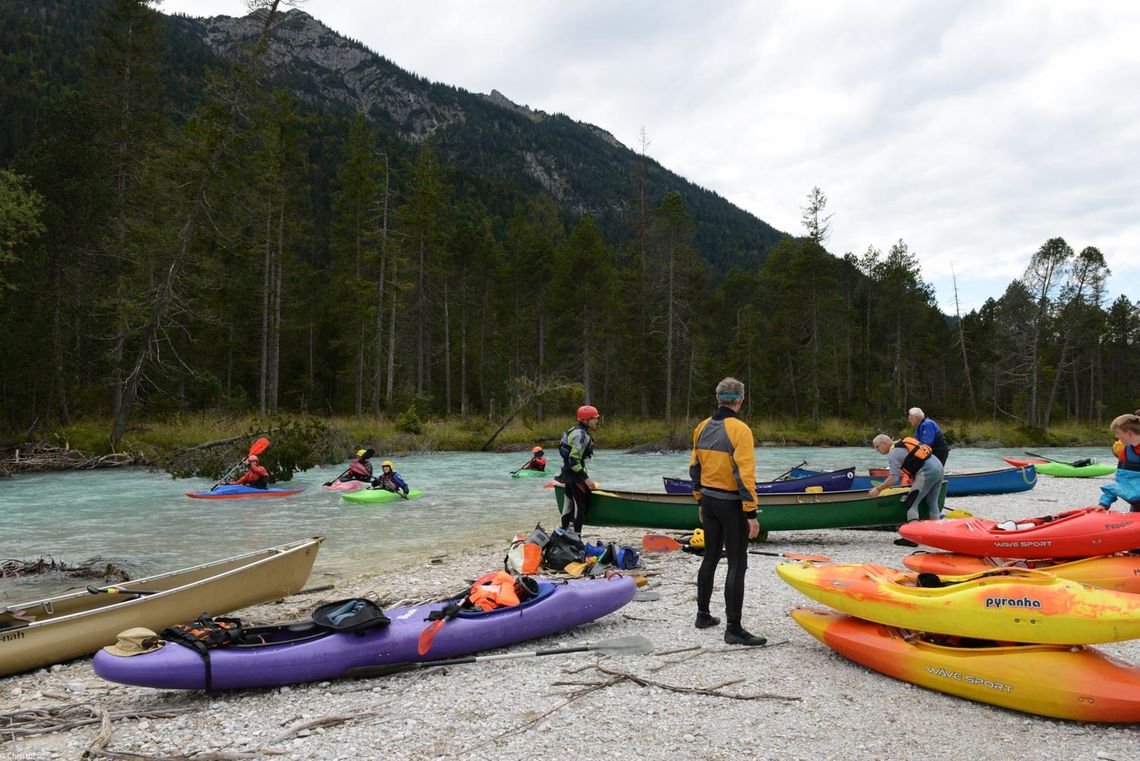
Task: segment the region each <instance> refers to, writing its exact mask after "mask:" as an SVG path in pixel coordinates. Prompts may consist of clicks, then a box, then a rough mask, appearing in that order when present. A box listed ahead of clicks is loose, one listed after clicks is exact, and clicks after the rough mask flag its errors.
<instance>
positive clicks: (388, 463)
mask: <svg viewBox="0 0 1140 761" xmlns="http://www.w3.org/2000/svg"><path fill="white" fill-rule="evenodd" d="M380 467H381V468H391V469H392V470H395V469H396V463H394V462H392V461H391V460H385V461H384V462H382V463H380Z"/></svg>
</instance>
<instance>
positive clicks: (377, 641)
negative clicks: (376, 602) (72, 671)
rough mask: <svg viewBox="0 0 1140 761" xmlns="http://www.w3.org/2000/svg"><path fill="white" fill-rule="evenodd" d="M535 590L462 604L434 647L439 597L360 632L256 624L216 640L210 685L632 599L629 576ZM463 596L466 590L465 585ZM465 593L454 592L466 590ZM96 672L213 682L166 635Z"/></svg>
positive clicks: (464, 647) (365, 657)
mask: <svg viewBox="0 0 1140 761" xmlns="http://www.w3.org/2000/svg"><path fill="white" fill-rule="evenodd" d="M538 585H539V591H538V594H537V595H535V596H534V597H533V598H531V599H530V600H527V601H526V602H524V603H522V604H521V605H516V606H512V607H509V608H497V609H495V610H490V611H486V612H483V611H468V610H465V611H463V612H461V613H460V614H459V615H458V616H457V617H455V618H454V619H452V620H450V621H448V622H447V623H446V624H444V625H443V627H442V628H440V629H439V630H438V631H437V632H436V635H435V639H434V641H433V642H432V646H431V650H430V651H429V652H428V653H427V655H423V656H421V655H420V654H419V652H418V649H417V648H418V645H419V637H420V633H421V632H422V631H423V630H424V627H426V626H427V625H428V624H429V623H430V622H428V621H425V619H426V618H427V616H428V614H429V613H431V612H432V611H437V610H442V609H443V608H444V607H446V606H447V605H448V602H450V601H445V602H435V603H428V604H425V605H417V606H415V607H410V608H396V609H393V610H389V611H385V613H386V614H387V616H388V618H390V619H391V624H389V625H388V626H386V627H383V628H379V629H370V630H368V631H365V632H363V633H353V632H337V631H330V630H328V629H325V628H322V627H320V626H318V625H317V624H315V623H314V622H312V621H299V622H297V623H294V624H287V625H281V626H272V627H268V626H267V627H257V628H256V629H253V630H249V632H248V636H250V637H256V638H257V639H259V640H264V641H263V642H258V643H256V644H233V645H226V646H224V647H218V648H213V649H211V650H209V655H210V658H209V667H210V682H211V683H210V689H214V690H225V689H237V688H243V687H276V686H279V685H283V684H296V683H299V682H315V681H322V680H325V679H337V678H340V677H345V676H352V675H353V674H352V673H349V670H350V669H357V668H366V667H370V666H380V665H390V664H398V663H415V662H420V661H435V660H442V659H445V658H455V657H457V656H463V655H468V654H470V653H474V652H478V651H480V650H490V649H492V648H496V647H503V646H504V645H510V644H513V643H515V642H521V641H523V640H528V639H534V638H536V637H545V636H547V635H549V634H554V633H556V632H560V631H563V630H564V629H569V628H571V627H574V626H578V625H580V624H584V623H587V622H589V621H593V620H594V619H597V618H601V617H602V616H604V615H607V614H609V613H612V612H614V611H615V610H617V609H618V608H620V607H622V606H623V605H625V604H626V603H628V602H629V601H630V600H632V599H633V595H634V593H635V592H636V591H637V585H636V584H635V583H634V579H633V577H632V576H613V577H611V578H609V579H580V580H573V581H559V582H555V581H550V580H547V579H539V580H538ZM464 596H465V595H464ZM464 596H460V597H459V598H457V599H458V600H462V599H463V597H464ZM94 665H95V673H96V674H98V675H99V676H101V677H103V678H104V679H106V680H108V681H111V682H119V683H121V684H133V685H138V686H140V687H158V688H166V689H182V690H201V689H206V661H205V660H204V659H203V658H202V656H200V655H199V654H198V653H197V652H196V651H195V650H193V649H191V648H190V647H186V646H183V645H180V644H178V643H176V642H168V643H166V645H165V646H164V647H162V648H160V649H158V650H152V651H151V652H147V653H143V654H141V655H131V656H123V655H113V654H111V653H109V652H107V651H106V650H100V651H99V652H98V653H96V655H95V663H94Z"/></svg>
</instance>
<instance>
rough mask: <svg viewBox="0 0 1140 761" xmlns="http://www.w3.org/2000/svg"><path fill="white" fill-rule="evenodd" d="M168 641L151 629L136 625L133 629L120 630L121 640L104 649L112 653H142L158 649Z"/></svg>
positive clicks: (125, 654) (124, 654)
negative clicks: (164, 640)
mask: <svg viewBox="0 0 1140 761" xmlns="http://www.w3.org/2000/svg"><path fill="white" fill-rule="evenodd" d="M165 644H166V643H165V642H163V641H162V639H161V638H159V636H158V635H157V634H155V633H154V632H152V631H151V630H150V629H146V628H143V627H141V626H136V627H135V628H133V629H127V630H126V631H123V632H119V640H118V642H116V643H115V644H113V645H107V646H106V647H104V648H103V649H104V650H106V651H107V652H108V653H110V654H111V655H123V656H127V655H142V654H143V653H149V652H151V651H152V650H157V649H159V648H160V647H162V646H163V645H165Z"/></svg>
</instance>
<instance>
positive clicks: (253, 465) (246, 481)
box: [233, 454, 269, 489]
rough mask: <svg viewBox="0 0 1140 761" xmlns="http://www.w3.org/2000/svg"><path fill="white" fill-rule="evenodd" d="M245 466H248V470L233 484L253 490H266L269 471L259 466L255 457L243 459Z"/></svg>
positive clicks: (258, 461)
mask: <svg viewBox="0 0 1140 761" xmlns="http://www.w3.org/2000/svg"><path fill="white" fill-rule="evenodd" d="M245 461H246V464H248V465H249V470H248V471H247V472H246V474H245V475H243V476H242V477H241V478H239V479H238V480H236V481H234V482H233V483H234V484H237V485H239V486H249V487H251V488H253V489H268V488H269V471H268V470H266V469H265V468H264V467H262V465H261V461H260V460H258V459H257V455H255V454H251V455H250V456H249V457H247V458H245Z"/></svg>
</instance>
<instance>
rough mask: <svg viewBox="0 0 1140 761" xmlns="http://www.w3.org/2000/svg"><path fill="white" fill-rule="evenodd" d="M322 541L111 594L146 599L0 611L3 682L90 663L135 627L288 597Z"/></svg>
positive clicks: (84, 600) (78, 598)
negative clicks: (76, 661)
mask: <svg viewBox="0 0 1140 761" xmlns="http://www.w3.org/2000/svg"><path fill="white" fill-rule="evenodd" d="M323 539H324V537H319V536H317V537H313V538H312V539H304V540H301V541H297V542H289V543H288V544H282V545H278V546H276V547H270V548H268V549H264V550H257V551H255V552H249V553H246V554H244V555H237V556H235V557H232V558H226V559H225V560H216V561H214V562H211V563H203V564H202V565H197V566H194V567H193V568H184V569H182V570H181V571H173V572H171V573H165V574H160V575H158V576H148V577H147V578H145V579H136V580H135V581H128V582H124V583H123V584H117V585H115V587H114V588H115V589H122V590H131V589H137V590H140V592H141V593H143V594H139V595H137V596H135V595H130V594H111V593H108V592H100V593H98V594H93V593H91V592H87V591H83V592H70V593H68V594H65V595H59V596H57V597H51V598H48V599H44V600H35V601H33V602H28V603H20V604H17V605H9V606H6V607H4V608H0V675H5V674H14V673H17V672H20V671H27V670H28V669H34V668H38V667H40V666H47V665H50V664H52V663H60V662H61V661H66V660H70V659H71V658H78V657H79V656H81V655H89V654H90V653H94V652H95V651H96V650H98V649H99V648H101V647H103V646H104V645H110V644H113V643H114V642H115V639H116V635H118V633H119V632H121V631H123V630H125V629H130V628H131V627H135V626H145V627H146V628H148V629H152V630H154V631H155V632H161V631H162V630H163V629H165V628H166V627H168V626H173V625H174V624H180V623H186V622H188V621H192V620H193V619H194V618H196V617H197V616H198V615H200V614H201V613H203V612H209V613H210V615H213V616H217V615H220V614H222V613H226V612H228V611H231V610H237V609H238V608H244V607H246V606H248V605H256V604H257V603H261V602H266V601H268V600H276V599H278V598H281V597H286V596H288V595H291V594H293V593H295V592H297V591H299V590H300V589H301V587H302V586H304V584H305V580H306V579H308V578H309V572H310V571H311V570H312V568H313V561H314V560H316V558H317V551H318V550H319V549H320V546H321V541H322V540H323ZM148 592H153V594H145V593H148Z"/></svg>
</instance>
